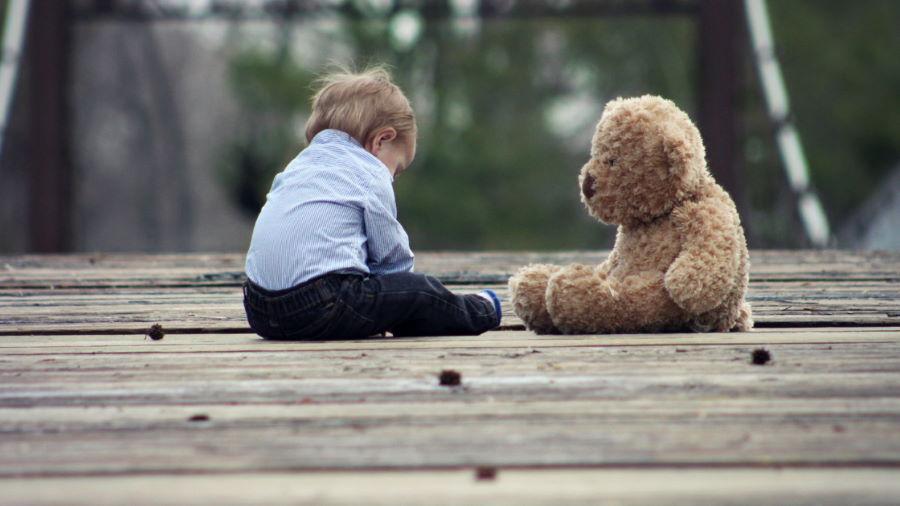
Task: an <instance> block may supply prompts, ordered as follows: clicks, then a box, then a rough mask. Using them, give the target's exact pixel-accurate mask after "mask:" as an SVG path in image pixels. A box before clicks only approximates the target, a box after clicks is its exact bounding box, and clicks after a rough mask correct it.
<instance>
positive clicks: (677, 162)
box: [661, 121, 705, 192]
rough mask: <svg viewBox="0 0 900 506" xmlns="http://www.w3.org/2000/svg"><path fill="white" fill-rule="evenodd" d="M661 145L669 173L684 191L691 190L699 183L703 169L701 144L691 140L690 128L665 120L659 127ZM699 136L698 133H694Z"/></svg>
mask: <svg viewBox="0 0 900 506" xmlns="http://www.w3.org/2000/svg"><path fill="white" fill-rule="evenodd" d="M661 130H662V131H661V134H662V139H663V141H662V146H663V151H664V152H665V155H666V160H667V161H668V164H669V175H670V176H671V177H672V178H673V179H674V180H676V181H679V182H680V185H679V186H681V188H682V189H683V190H685V191H688V192H690V191H693V189H694V188H696V186H697V185H698V184H699V183H700V180H701V179H702V177H703V171H704V167H703V165H704V155H705V153H704V152H703V144H702V142H700V141H699V139H697V141H698V142H692V139H691V135H690V134H691V133H696V132H691V131H690V130H686V129H685V128H683V127H681V126H679V125H677V124H676V123H674V122H671V121H669V122H666V123H665V124H664V125H663V126H662V128H661ZM696 135H698V136H699V133H696Z"/></svg>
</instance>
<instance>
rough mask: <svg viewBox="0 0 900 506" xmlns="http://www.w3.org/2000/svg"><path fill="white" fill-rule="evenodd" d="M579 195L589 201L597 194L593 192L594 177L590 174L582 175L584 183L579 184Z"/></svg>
mask: <svg viewBox="0 0 900 506" xmlns="http://www.w3.org/2000/svg"><path fill="white" fill-rule="evenodd" d="M581 193H583V194H584V197H585V198H587V199H590V198H591V197H593V196H594V194H595V193H597V192H596V191H595V190H594V176H592V175H590V174H585V175H584V181H582V182H581Z"/></svg>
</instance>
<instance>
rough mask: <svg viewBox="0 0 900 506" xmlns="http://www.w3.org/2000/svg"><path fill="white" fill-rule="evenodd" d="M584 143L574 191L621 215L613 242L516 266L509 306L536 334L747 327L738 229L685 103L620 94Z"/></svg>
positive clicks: (608, 215)
mask: <svg viewBox="0 0 900 506" xmlns="http://www.w3.org/2000/svg"><path fill="white" fill-rule="evenodd" d="M591 144H592V145H591V159H590V160H589V161H588V162H587V163H586V164H585V165H584V167H583V168H582V169H581V175H580V177H579V185H580V188H581V200H582V202H583V203H584V205H585V206H586V207H587V209H588V212H589V213H590V214H591V216H593V217H595V218H597V219H599V220H601V221H603V222H606V223H609V224H615V225H618V226H619V228H618V233H617V235H616V244H615V247H614V248H613V250H612V252H611V253H610V255H609V258H608V259H607V260H606V261H605V262H603V263H602V264H600V265H570V266H567V267H559V266H553V265H545V264H540V265H530V266H527V267H524V268H522V269H521V270H520V271H519V272H518V273H517V274H516V275H515V276H513V277H512V278H510V280H509V287H510V292H511V294H512V302H513V306H514V308H515V311H516V314H518V315H519V317H520V318H522V320H524V321H525V324H526V325H527V326H528V328H530V329H532V330H534V331H535V332H538V333H559V332H562V333H565V334H579V333H610V332H653V331H676V330H694V331H701V332H706V331H719V332H723V331H729V330H740V331H746V330H750V329H751V328H752V327H753V320H752V317H751V310H750V305H749V304H748V303H747V302H746V301H745V300H744V294H745V293H746V291H747V283H748V281H749V267H750V264H749V257H748V254H747V244H746V241H745V239H744V231H743V229H742V228H741V222H740V219H739V217H738V213H737V210H736V209H735V207H734V202H732V200H731V197H729V196H728V194H727V193H726V192H725V190H723V189H722V187H721V186H719V185H718V184H716V182H715V181H714V180H713V178H712V176H711V175H710V174H709V171H708V170H707V167H706V151H705V149H704V147H703V141H702V139H701V138H700V133H699V132H698V131H697V128H696V127H695V126H694V124H693V123H692V122H691V120H690V118H688V116H687V114H685V113H684V112H682V111H681V110H680V109H678V107H676V106H675V104H674V103H672V102H671V101H669V100H665V99H663V98H660V97H655V96H649V95H645V96H642V97H638V98H628V99H621V98H619V99H616V100H613V101H612V102H610V103H609V104H607V105H606V108H605V109H604V111H603V115H602V116H601V118H600V122H599V123H598V124H597V130H596V132H595V134H594V138H593V140H592V143H591Z"/></svg>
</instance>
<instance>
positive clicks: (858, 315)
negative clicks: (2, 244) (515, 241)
mask: <svg viewBox="0 0 900 506" xmlns="http://www.w3.org/2000/svg"><path fill="white" fill-rule="evenodd" d="M785 284H786V285H790V286H789V287H786V289H784V290H782V289H779V288H780V287H778V286H777V285H778V284H775V286H774V287H773V286H771V285H772V284H769V286H766V287H756V286H753V287H751V290H750V293H749V295H748V299H749V300H750V301H751V303H752V304H753V306H754V317H755V319H756V321H757V323H758V325H759V326H760V327H765V326H773V327H779V326H795V325H803V324H804V323H807V324H815V325H818V326H831V325H854V326H862V325H868V326H891V325H900V283H887V282H865V283H853V284H852V285H853V286H845V287H843V288H841V289H833V288H829V287H828V286H822V285H826V284H825V283H785ZM803 285H807V286H803ZM809 285H812V286H809ZM838 286H840V284H838ZM485 287H490V288H493V289H494V290H496V291H497V292H498V293H499V294H500V295H501V297H502V298H504V299H505V300H508V292H507V289H506V286H505V285H469V286H461V287H460V286H454V287H452V288H453V289H455V290H457V291H459V292H461V293H472V292H474V291H477V290H480V289H482V288H485ZM153 323H160V324H162V325H163V326H165V327H166V328H168V329H169V330H170V331H174V332H192V331H193V332H199V331H218V332H241V331H247V330H248V327H247V325H246V322H245V317H244V311H243V307H242V305H241V293H240V291H239V289H238V288H236V287H204V288H195V287H190V288H180V289H171V288H170V289H160V288H152V289H150V288H148V289H129V290H121V289H117V290H115V291H113V290H111V289H87V290H82V289H67V290H29V291H17V290H2V291H0V335H11V334H22V333H28V332H37V333H59V332H69V333H85V332H96V331H99V330H103V331H105V332H117V331H118V332H143V331H145V330H146V329H147V328H148V327H149V326H150V325H151V324H153ZM502 325H503V327H504V328H515V327H519V328H521V327H522V322H521V320H520V319H519V318H518V317H516V315H515V314H514V313H513V312H512V310H511V307H510V306H509V304H506V306H505V308H504V318H503V322H502Z"/></svg>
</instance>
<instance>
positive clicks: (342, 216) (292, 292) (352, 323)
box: [244, 68, 501, 339]
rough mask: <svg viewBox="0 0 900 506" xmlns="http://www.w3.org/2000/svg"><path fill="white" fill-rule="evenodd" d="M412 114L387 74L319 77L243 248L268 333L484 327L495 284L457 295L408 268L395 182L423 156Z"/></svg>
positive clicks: (409, 332) (447, 331) (252, 310)
mask: <svg viewBox="0 0 900 506" xmlns="http://www.w3.org/2000/svg"><path fill="white" fill-rule="evenodd" d="M416 132H417V130H416V120H415V115H414V114H413V110H412V107H411V106H410V103H409V101H408V100H407V98H406V96H405V95H404V94H403V92H402V91H401V90H400V88H399V87H397V86H396V85H395V84H394V83H393V82H392V81H391V77H390V75H389V74H388V73H387V71H385V70H383V69H380V68H376V69H370V70H367V71H364V72H362V73H358V74H354V73H349V72H339V73H336V74H333V75H330V76H327V77H325V78H324V79H322V80H321V87H320V88H319V90H318V92H317V93H316V94H315V96H314V98H313V106H312V114H311V116H310V118H309V120H308V121H307V124H306V140H307V142H308V143H309V145H308V147H307V148H306V149H304V150H303V151H301V152H300V154H299V155H297V157H296V158H294V160H293V161H291V162H290V163H289V164H288V165H287V167H286V168H285V169H284V170H283V171H282V172H281V173H280V174H278V175H277V176H276V177H275V180H274V182H273V183H272V189H271V190H270V191H269V194H268V195H267V197H266V204H265V206H263V208H262V211H260V214H259V217H258V218H257V220H256V225H255V226H254V228H253V236H252V238H251V240H250V248H249V251H248V252H247V263H246V272H247V282H246V283H245V284H244V309H245V310H246V312H247V321H248V322H249V323H250V327H251V328H252V329H253V331H254V332H256V333H257V334H259V335H260V336H262V337H264V338H269V339H354V338H362V337H366V336H370V335H374V334H380V333H383V332H391V333H392V334H393V335H395V336H413V335H417V336H425V335H461V334H473V335H475V334H481V333H482V332H485V331H487V330H490V329H492V328H495V327H497V326H498V325H499V324H500V315H501V308H500V300H499V299H498V298H497V295H496V294H495V293H494V292H493V291H492V290H484V291H482V292H481V293H478V294H472V295H457V294H454V293H451V292H450V291H449V290H447V289H446V288H444V286H443V285H441V283H440V282H439V281H438V280H437V279H435V278H433V277H430V276H425V275H422V274H416V273H413V272H412V270H413V253H412V251H411V250H410V247H409V238H408V237H407V235H406V232H405V231H404V230H403V226H402V225H400V222H398V221H397V205H396V202H395V199H394V191H393V187H392V183H393V181H394V178H395V177H397V176H398V175H399V174H400V173H402V172H403V171H404V170H406V169H407V167H409V165H410V163H412V161H413V158H414V157H415V154H416Z"/></svg>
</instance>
